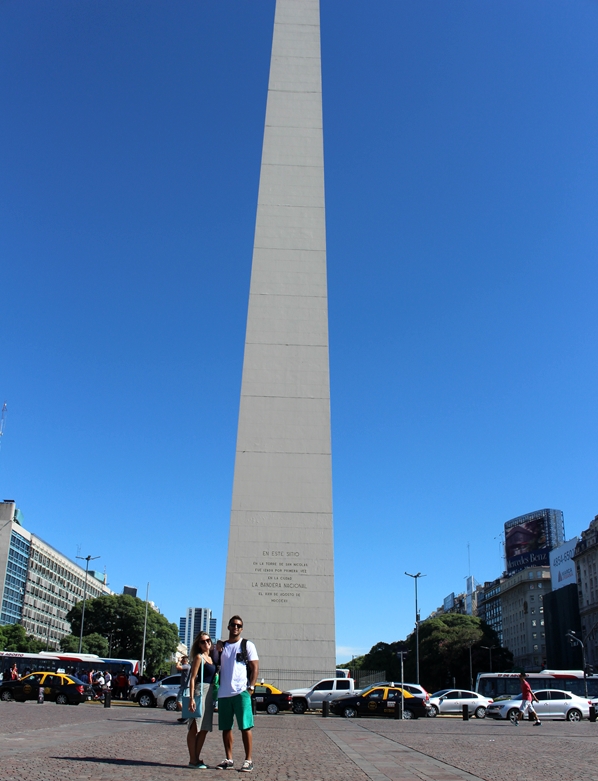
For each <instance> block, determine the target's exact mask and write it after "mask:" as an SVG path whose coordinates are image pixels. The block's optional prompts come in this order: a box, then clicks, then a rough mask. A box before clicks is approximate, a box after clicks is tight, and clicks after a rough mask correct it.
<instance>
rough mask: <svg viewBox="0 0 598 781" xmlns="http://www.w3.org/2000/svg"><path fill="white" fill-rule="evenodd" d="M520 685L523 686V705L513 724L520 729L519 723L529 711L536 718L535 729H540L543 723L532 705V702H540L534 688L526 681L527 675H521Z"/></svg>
mask: <svg viewBox="0 0 598 781" xmlns="http://www.w3.org/2000/svg"><path fill="white" fill-rule="evenodd" d="M519 683H520V684H521V705H520V706H519V713H517V715H516V717H515V718H514V719H513V724H514V725H515V726H516V727H518V726H519V722H520V721H521V720H522V719H523V717H524V715H525V714H526V713H527V712H528V711H529V712H530V714H531V715H532V716H533V718H534V727H539V726H540V724H542V722H541V721H540V719H539V718H538V714H537V713H536V711H535V710H534V706H533V705H532V702H538V701H539V700H538V698H537V697H536V695H535V694H534V693H533V691H532V687H531V686H530V685H529V681H527V680H526V675H525V673H519Z"/></svg>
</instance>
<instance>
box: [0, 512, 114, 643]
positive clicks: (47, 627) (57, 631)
mask: <svg viewBox="0 0 598 781" xmlns="http://www.w3.org/2000/svg"><path fill="white" fill-rule="evenodd" d="M22 520H23V518H22V515H21V513H20V511H19V510H18V509H17V507H16V505H15V503H14V501H11V500H7V501H4V502H0V585H1V587H2V592H1V600H2V601H1V605H2V607H1V613H0V624H22V625H23V627H24V628H25V631H26V632H27V634H29V635H33V636H34V637H36V638H37V639H38V640H41V641H43V642H45V643H46V647H47V648H48V650H55V649H58V648H59V647H60V646H59V644H60V640H61V639H62V638H63V637H64V636H65V635H69V634H70V633H71V626H70V624H69V622H68V621H67V620H66V614H67V613H68V612H69V610H70V609H71V608H72V607H74V606H75V605H76V604H77V602H80V601H81V600H82V599H83V594H84V591H85V588H86V586H85V579H86V575H85V570H84V569H83V568H82V567H80V566H79V565H78V564H75V563H74V562H73V561H71V560H70V559H69V558H67V557H66V556H64V555H63V554H62V553H60V552H59V551H57V550H56V549H55V548H54V547H52V545H50V544H48V543H47V542H44V540H42V539H41V538H40V537H38V536H37V535H35V534H32V533H31V532H29V531H27V530H26V529H25V528H24V527H23V525H22ZM104 580H105V576H104V575H103V574H101V573H96V572H91V571H90V572H89V573H88V575H87V598H88V599H92V598H94V597H99V596H101V595H102V594H112V591H111V590H110V589H109V588H108V587H107V586H106V584H105V582H104Z"/></svg>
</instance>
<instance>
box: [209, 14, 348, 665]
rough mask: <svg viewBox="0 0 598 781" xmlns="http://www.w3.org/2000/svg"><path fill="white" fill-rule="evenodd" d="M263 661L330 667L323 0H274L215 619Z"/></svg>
mask: <svg viewBox="0 0 598 781" xmlns="http://www.w3.org/2000/svg"><path fill="white" fill-rule="evenodd" d="M235 613H238V614H239V615H241V616H242V618H243V620H244V622H245V630H244V634H245V636H246V637H248V638H250V639H251V640H253V641H255V643H256V645H257V648H258V652H259V656H260V666H261V667H262V669H264V668H265V669H281V670H330V671H331V672H332V671H333V670H334V669H335V627H334V571H333V539H332V474H331V448H330V382H329V361H328V301H327V288H326V233H325V212H324V158H323V136H322V87H321V63H320V8H319V0H277V3H276V15H275V21H274V38H273V44H272V59H271V65H270V80H269V85H268V103H267V109H266V126H265V132H264V145H263V151H262V164H261V172H260V187H259V197H258V208H257V219H256V228H255V241H254V250H253V264H252V273H251V289H250V296H249V311H248V317H247V334H246V341H245V356H244V362H243V380H242V388H241V405H240V411H239V428H238V434H237V452H236V459H235V476H234V486H233V500H232V511H231V521H230V536H229V547H228V561H227V571H226V589H225V595H224V613H223V617H222V620H223V628H224V627H226V625H227V622H228V619H229V618H230V616H231V615H233V614H235Z"/></svg>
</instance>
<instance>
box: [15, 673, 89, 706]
mask: <svg viewBox="0 0 598 781" xmlns="http://www.w3.org/2000/svg"><path fill="white" fill-rule="evenodd" d="M40 688H41V690H42V692H43V695H44V700H49V701H50V702H56V703H57V704H58V705H79V703H80V702H85V700H88V699H89V698H90V697H91V695H92V694H93V692H92V689H91V686H89V684H86V683H83V681H80V680H79V679H78V678H75V676H74V675H65V674H64V673H54V672H38V673H31V674H30V675H26V676H25V677H24V678H21V680H20V681H3V682H2V684H1V685H0V700H3V701H4V702H9V701H10V700H16V701H17V702H25V700H37V699H38V698H39V693H40Z"/></svg>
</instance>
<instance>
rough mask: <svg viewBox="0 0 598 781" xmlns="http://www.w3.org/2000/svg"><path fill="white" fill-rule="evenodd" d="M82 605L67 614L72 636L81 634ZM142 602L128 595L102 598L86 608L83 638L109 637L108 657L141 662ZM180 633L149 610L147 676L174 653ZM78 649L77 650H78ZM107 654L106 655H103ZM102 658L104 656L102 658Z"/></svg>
mask: <svg viewBox="0 0 598 781" xmlns="http://www.w3.org/2000/svg"><path fill="white" fill-rule="evenodd" d="M82 607H83V603H82V602H78V603H77V604H76V605H75V606H74V607H73V608H71V610H70V611H69V612H68V614H67V620H68V621H70V623H71V631H72V633H73V635H75V636H76V637H79V633H80V631H81V610H82ZM144 618H145V602H144V601H143V600H141V599H139V598H138V597H132V596H130V595H128V594H113V595H107V594H106V595H103V596H101V597H97V598H96V599H89V600H87V602H86V604H85V626H84V630H85V632H86V635H85V636H86V637H90V636H91V635H92V634H97V635H100V636H101V637H102V638H107V637H110V640H111V655H112V656H114V657H118V658H121V659H141V650H142V645H143V624H144ZM178 643H179V630H178V627H177V625H176V624H171V623H170V622H169V621H168V620H167V619H166V618H165V617H164V616H163V615H161V614H160V613H158V612H156V611H155V610H153V609H152V608H151V607H150V608H149V610H148V614H147V637H146V644H145V658H146V661H147V669H148V671H149V672H157V671H158V670H160V669H161V667H162V665H163V664H164V662H165V661H166V660H167V659H168V658H169V657H170V656H171V655H172V654H173V653H174V652H175V651H176V649H177V646H178ZM77 647H78V646H77ZM106 652H107V651H106ZM103 655H104V654H103Z"/></svg>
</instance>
